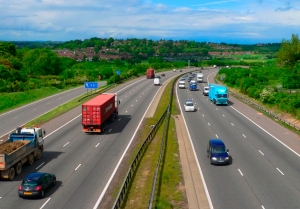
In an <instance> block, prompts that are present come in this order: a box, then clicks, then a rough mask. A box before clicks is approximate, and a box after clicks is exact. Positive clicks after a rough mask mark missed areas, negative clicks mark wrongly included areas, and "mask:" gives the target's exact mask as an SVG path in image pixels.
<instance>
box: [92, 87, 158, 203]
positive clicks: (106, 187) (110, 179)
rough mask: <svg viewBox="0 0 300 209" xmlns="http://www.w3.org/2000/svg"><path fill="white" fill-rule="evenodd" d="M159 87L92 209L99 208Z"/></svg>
mask: <svg viewBox="0 0 300 209" xmlns="http://www.w3.org/2000/svg"><path fill="white" fill-rule="evenodd" d="M161 87H162V86H160V87H159V89H158V90H157V92H156V94H155V95H154V97H153V99H152V101H151V102H150V104H149V106H148V108H147V110H146V111H145V113H144V115H143V117H142V119H141V121H140V123H139V125H138V126H137V128H136V130H135V131H134V133H133V136H132V138H131V139H130V141H129V143H128V145H127V147H126V149H125V150H124V152H123V154H122V156H121V158H120V160H119V162H118V164H117V165H116V167H115V169H114V171H113V173H112V175H111V176H110V178H109V179H108V182H107V183H106V185H105V187H104V189H103V191H102V193H101V194H100V196H99V198H98V200H97V202H96V204H95V206H94V207H93V209H97V208H98V206H99V204H100V202H101V201H102V198H103V197H104V194H105V193H106V190H107V189H108V187H109V185H110V183H111V181H112V179H113V178H114V176H115V174H116V172H117V170H118V168H119V166H120V164H121V162H122V160H123V158H124V156H125V154H126V152H127V150H128V149H129V147H130V145H131V143H132V141H133V139H134V137H135V135H136V133H137V131H138V129H139V127H140V125H141V124H142V121H143V119H144V118H145V116H146V113H147V112H148V109H149V108H150V106H151V104H152V102H153V101H154V99H155V97H156V95H157V94H158V92H159V90H160V88H161Z"/></svg>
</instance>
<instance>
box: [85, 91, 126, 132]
mask: <svg viewBox="0 0 300 209" xmlns="http://www.w3.org/2000/svg"><path fill="white" fill-rule="evenodd" d="M119 105H120V101H119V100H118V98H117V94H114V93H103V94H100V95H99V96H97V97H95V98H93V99H91V100H90V101H87V102H86V103H84V104H83V105H82V127H83V131H84V132H85V133H103V132H104V131H105V130H106V129H107V125H108V122H113V121H115V119H116V118H117V117H118V112H119Z"/></svg>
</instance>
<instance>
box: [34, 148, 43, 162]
mask: <svg viewBox="0 0 300 209" xmlns="http://www.w3.org/2000/svg"><path fill="white" fill-rule="evenodd" d="M41 157H42V150H41V149H38V151H37V152H36V156H35V159H37V160H38V159H40V158H41Z"/></svg>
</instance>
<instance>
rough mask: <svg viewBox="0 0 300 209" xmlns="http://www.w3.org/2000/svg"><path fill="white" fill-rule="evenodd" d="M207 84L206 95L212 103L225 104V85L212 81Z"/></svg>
mask: <svg viewBox="0 0 300 209" xmlns="http://www.w3.org/2000/svg"><path fill="white" fill-rule="evenodd" d="M208 86H209V92H208V97H209V99H210V100H211V101H212V102H213V103H214V104H216V105H218V104H227V100H228V94H227V87H226V86H222V85H219V84H213V83H210V84H209V85H208Z"/></svg>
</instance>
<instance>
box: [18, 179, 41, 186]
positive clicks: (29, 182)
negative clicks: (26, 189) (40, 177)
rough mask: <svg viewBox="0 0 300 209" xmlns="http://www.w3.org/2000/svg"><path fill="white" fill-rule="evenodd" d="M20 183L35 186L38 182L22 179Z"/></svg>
mask: <svg viewBox="0 0 300 209" xmlns="http://www.w3.org/2000/svg"><path fill="white" fill-rule="evenodd" d="M22 185H23V186H36V185H38V182H37V181H35V180H26V181H25V180H23V182H22Z"/></svg>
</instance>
